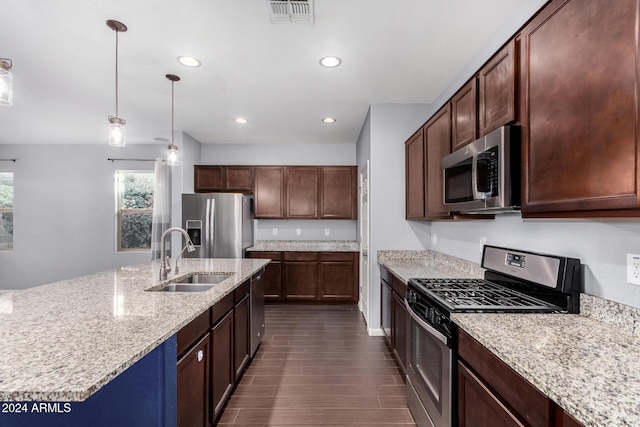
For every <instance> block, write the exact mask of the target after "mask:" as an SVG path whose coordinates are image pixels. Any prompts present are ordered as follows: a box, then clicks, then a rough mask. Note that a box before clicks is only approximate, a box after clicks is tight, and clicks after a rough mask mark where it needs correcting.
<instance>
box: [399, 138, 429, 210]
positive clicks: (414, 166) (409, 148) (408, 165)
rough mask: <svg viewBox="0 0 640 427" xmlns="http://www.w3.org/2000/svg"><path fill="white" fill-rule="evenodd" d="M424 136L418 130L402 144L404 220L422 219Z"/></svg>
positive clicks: (424, 158)
mask: <svg viewBox="0 0 640 427" xmlns="http://www.w3.org/2000/svg"><path fill="white" fill-rule="evenodd" d="M423 136H424V134H423V130H422V128H420V129H419V130H418V131H417V132H416V133H415V134H413V136H412V137H411V138H409V140H408V141H407V142H405V144H404V156H405V179H406V192H407V193H406V195H405V197H406V208H405V209H406V210H405V214H406V218H407V219H423V218H424V207H425V199H424V196H425V187H424V185H425V173H426V170H425V162H426V153H425V150H424V137H423Z"/></svg>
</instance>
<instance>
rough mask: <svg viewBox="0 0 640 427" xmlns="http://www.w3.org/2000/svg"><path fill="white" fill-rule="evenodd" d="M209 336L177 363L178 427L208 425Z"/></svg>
mask: <svg viewBox="0 0 640 427" xmlns="http://www.w3.org/2000/svg"><path fill="white" fill-rule="evenodd" d="M209 357H210V355H209V334H206V335H205V336H204V337H203V338H202V339H201V340H200V341H199V342H198V343H197V344H196V345H195V346H194V347H193V348H192V349H191V350H190V351H189V352H187V353H186V354H185V355H184V356H183V357H182V358H181V359H180V360H179V361H178V367H177V369H178V371H177V372H178V378H177V389H178V426H179V427H191V426H198V427H204V426H208V425H209Z"/></svg>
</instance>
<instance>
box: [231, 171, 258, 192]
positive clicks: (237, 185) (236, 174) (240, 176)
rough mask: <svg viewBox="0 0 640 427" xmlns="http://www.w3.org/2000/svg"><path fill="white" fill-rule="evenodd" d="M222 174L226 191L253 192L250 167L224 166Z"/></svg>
mask: <svg viewBox="0 0 640 427" xmlns="http://www.w3.org/2000/svg"><path fill="white" fill-rule="evenodd" d="M224 173H225V182H226V186H225V189H226V190H227V191H242V192H251V191H253V167H252V166H225V167H224Z"/></svg>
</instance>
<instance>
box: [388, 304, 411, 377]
mask: <svg viewBox="0 0 640 427" xmlns="http://www.w3.org/2000/svg"><path fill="white" fill-rule="evenodd" d="M408 321H409V313H408V312H407V309H406V307H405V306H404V295H403V296H400V295H399V294H398V293H394V294H393V322H392V324H393V354H394V355H395V356H396V359H397V360H398V362H399V363H400V366H401V367H402V370H403V372H406V366H407V322H408Z"/></svg>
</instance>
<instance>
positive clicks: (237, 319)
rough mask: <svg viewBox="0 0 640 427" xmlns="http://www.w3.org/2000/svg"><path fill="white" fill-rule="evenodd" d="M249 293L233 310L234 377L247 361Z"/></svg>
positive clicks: (239, 373)
mask: <svg viewBox="0 0 640 427" xmlns="http://www.w3.org/2000/svg"><path fill="white" fill-rule="evenodd" d="M249 322H250V311H249V295H247V296H245V297H244V298H243V299H242V300H241V301H240V302H239V303H238V304H236V306H235V308H234V311H233V329H234V332H235V333H234V339H233V342H234V351H233V355H234V356H233V368H234V372H235V377H234V378H235V379H236V380H237V379H238V378H240V375H242V371H243V370H244V368H245V367H246V366H247V363H248V362H249V349H250V334H249Z"/></svg>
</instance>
